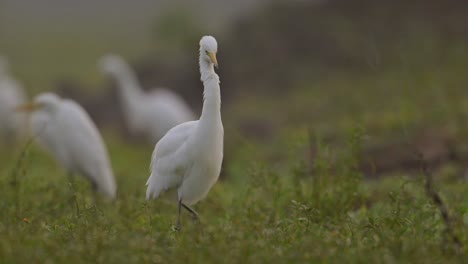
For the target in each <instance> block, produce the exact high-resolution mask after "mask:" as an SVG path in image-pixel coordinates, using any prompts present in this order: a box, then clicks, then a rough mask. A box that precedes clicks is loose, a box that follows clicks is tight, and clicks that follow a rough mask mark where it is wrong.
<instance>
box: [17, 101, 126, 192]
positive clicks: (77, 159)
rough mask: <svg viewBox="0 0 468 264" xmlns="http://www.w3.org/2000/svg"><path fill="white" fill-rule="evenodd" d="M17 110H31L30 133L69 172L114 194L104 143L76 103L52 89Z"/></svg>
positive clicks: (114, 184)
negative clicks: (59, 95)
mask: <svg viewBox="0 0 468 264" xmlns="http://www.w3.org/2000/svg"><path fill="white" fill-rule="evenodd" d="M17 110H18V111H28V112H32V117H31V128H32V132H33V136H34V137H35V138H36V139H37V141H38V143H39V144H40V145H41V146H42V147H43V148H45V149H46V150H47V151H49V152H50V153H51V154H52V155H53V157H54V158H55V159H56V160H57V162H58V163H59V164H60V165H62V166H63V167H65V169H66V170H67V171H68V173H70V175H71V174H75V173H77V174H80V175H82V176H84V177H85V178H86V179H88V180H89V181H90V182H91V185H92V186H93V189H94V190H96V191H98V192H100V193H103V194H104V195H106V196H108V197H109V198H115V196H116V192H117V186H116V183H115V180H114V176H113V173H112V168H111V165H110V161H109V158H108V155H107V150H106V147H105V145H104V142H103V140H102V138H101V135H100V133H99V131H98V129H97V128H96V126H95V125H94V123H93V121H92V120H91V118H90V117H89V116H88V114H87V113H86V112H85V110H84V109H83V108H82V107H81V106H80V105H78V104H77V103H75V102H73V101H71V100H66V99H61V98H60V97H58V96H57V95H55V94H52V93H43V94H40V95H38V96H37V97H36V98H35V99H34V101H33V102H32V103H30V104H24V105H21V106H18V107H17Z"/></svg>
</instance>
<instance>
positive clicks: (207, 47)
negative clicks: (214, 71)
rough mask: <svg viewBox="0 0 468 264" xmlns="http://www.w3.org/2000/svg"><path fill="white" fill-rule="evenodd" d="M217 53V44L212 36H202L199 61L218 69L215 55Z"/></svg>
mask: <svg viewBox="0 0 468 264" xmlns="http://www.w3.org/2000/svg"><path fill="white" fill-rule="evenodd" d="M217 52H218V43H217V42H216V39H215V38H213V37H212V36H204V37H203V38H202V39H201V40H200V59H202V60H205V61H206V62H208V63H213V64H214V65H215V66H216V67H218V61H217V60H216V53H217Z"/></svg>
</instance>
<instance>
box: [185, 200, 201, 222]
mask: <svg viewBox="0 0 468 264" xmlns="http://www.w3.org/2000/svg"><path fill="white" fill-rule="evenodd" d="M180 203H181V204H182V206H183V207H184V208H185V209H186V210H187V211H189V212H190V213H191V214H192V218H193V220H196V221H198V220H199V219H200V218H199V217H198V213H197V212H195V210H193V209H192V208H190V207H188V206H187V205H185V204H183V203H182V202H180Z"/></svg>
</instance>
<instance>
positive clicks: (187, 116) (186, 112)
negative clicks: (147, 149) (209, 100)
mask: <svg viewBox="0 0 468 264" xmlns="http://www.w3.org/2000/svg"><path fill="white" fill-rule="evenodd" d="M141 103H142V106H141V108H142V112H144V116H145V118H144V119H145V120H146V121H147V123H146V126H147V130H148V132H149V133H150V138H155V139H156V140H157V139H159V138H162V136H163V135H165V134H166V133H167V132H168V131H169V130H170V129H172V128H173V127H175V126H177V125H179V124H182V123H184V122H188V121H191V120H195V116H194V114H193V112H192V111H191V110H190V108H189V106H188V105H187V104H186V103H185V102H184V100H183V99H182V98H181V97H179V96H178V95H177V94H175V93H173V92H171V91H170V90H166V89H157V90H154V91H152V92H149V93H148V94H147V97H146V100H144V101H142V102H141ZM143 108H144V109H143Z"/></svg>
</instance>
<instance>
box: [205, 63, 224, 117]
mask: <svg viewBox="0 0 468 264" xmlns="http://www.w3.org/2000/svg"><path fill="white" fill-rule="evenodd" d="M213 66H214V65H213V63H211V62H208V61H206V60H204V59H203V58H202V56H200V74H201V81H202V82H203V86H204V91H203V109H202V114H201V116H200V123H216V122H221V90H220V87H219V76H218V75H217V74H216V72H215V71H214V67H213ZM202 126H204V125H202Z"/></svg>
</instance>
